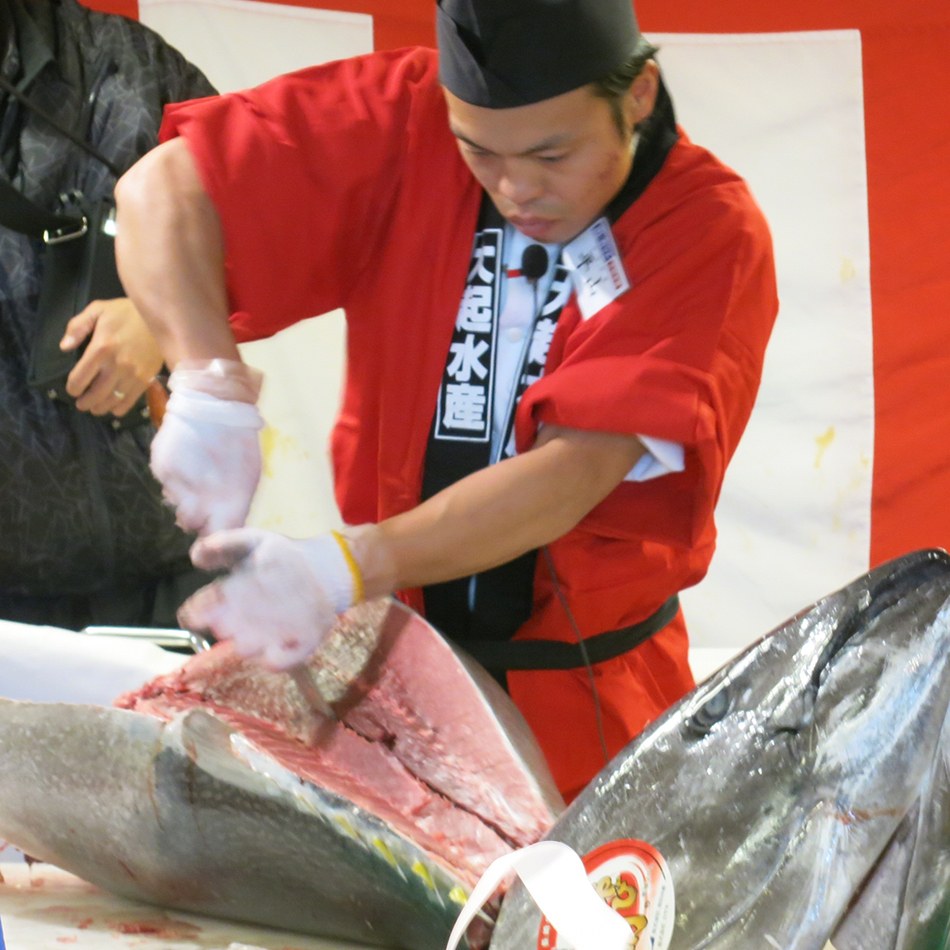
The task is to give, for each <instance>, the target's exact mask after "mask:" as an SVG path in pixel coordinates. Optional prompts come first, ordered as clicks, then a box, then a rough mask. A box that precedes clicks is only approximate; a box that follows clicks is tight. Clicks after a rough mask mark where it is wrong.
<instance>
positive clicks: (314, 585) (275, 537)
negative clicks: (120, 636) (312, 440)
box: [178, 528, 360, 670]
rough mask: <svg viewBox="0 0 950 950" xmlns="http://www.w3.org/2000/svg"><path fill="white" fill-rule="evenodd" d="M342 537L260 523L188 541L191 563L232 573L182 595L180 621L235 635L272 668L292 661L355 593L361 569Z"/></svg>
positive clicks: (238, 646)
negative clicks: (303, 535)
mask: <svg viewBox="0 0 950 950" xmlns="http://www.w3.org/2000/svg"><path fill="white" fill-rule="evenodd" d="M345 544H346V542H345V541H343V539H342V538H340V537H339V536H334V535H333V534H325V535H319V536H318V537H316V538H310V539H307V540H294V539H291V538H287V537H285V536H284V535H281V534H276V533H274V532H272V531H263V530H260V529H257V528H239V529H237V530H233V531H221V532H218V533H217V534H214V535H212V536H210V537H207V538H203V539H201V540H200V541H197V542H196V543H195V544H194V545H193V547H192V552H191V557H192V561H193V562H194V564H195V566H196V567H199V568H203V569H204V570H211V571H214V570H222V569H227V570H231V573H230V574H229V575H228V576H227V577H225V578H222V579H221V580H217V581H215V582H214V583H212V584H209V585H208V586H207V587H203V588H202V589H201V590H199V591H198V592H197V593H196V594H194V596H192V597H191V598H189V599H188V600H187V601H185V603H184V604H183V605H182V607H181V609H180V610H179V613H178V617H179V621H180V622H181V624H182V626H184V627H186V628H188V629H191V630H210V631H211V632H212V633H213V634H214V635H215V636H216V637H218V638H219V639H227V640H232V641H233V643H234V648H235V650H236V651H237V652H238V653H240V654H241V655H242V656H246V657H258V658H260V659H261V660H262V661H263V663H264V664H265V665H266V666H269V667H270V668H271V669H276V670H283V669H287V668H289V667H291V666H296V665H297V664H298V663H302V662H304V661H305V660H306V659H307V658H308V657H309V656H310V655H311V654H313V653H314V651H316V650H317V648H318V647H319V646H320V644H321V643H322V642H323V639H324V638H325V637H326V635H327V633H329V631H330V629H331V628H332V627H333V625H334V623H335V622H336V618H337V615H338V614H340V613H342V612H343V611H344V610H346V609H347V608H348V607H350V606H352V604H353V603H354V602H355V601H356V600H357V599H359V593H360V592H359V590H358V586H359V575H358V568H356V566H355V564H354V563H353V562H352V561H351V560H348V559H347V557H346V555H345V554H344V549H345ZM354 571H356V572H357V573H356V574H354Z"/></svg>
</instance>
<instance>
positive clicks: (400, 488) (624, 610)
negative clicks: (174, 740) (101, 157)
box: [119, 0, 777, 798]
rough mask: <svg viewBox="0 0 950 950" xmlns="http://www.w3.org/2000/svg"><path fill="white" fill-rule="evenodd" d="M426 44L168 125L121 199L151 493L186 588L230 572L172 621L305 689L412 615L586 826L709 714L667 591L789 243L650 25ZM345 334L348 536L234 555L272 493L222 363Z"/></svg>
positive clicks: (521, 14) (728, 437)
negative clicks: (640, 765)
mask: <svg viewBox="0 0 950 950" xmlns="http://www.w3.org/2000/svg"><path fill="white" fill-rule="evenodd" d="M437 16H438V38H439V54H438V58H436V56H435V54H434V53H432V52H431V51H427V50H410V51H400V52H396V53H382V54H375V55H370V56H367V57H362V58H358V59H355V60H348V61H343V62H339V63H333V64H329V65H327V66H324V67H319V68H316V69H314V70H310V71H305V72H303V73H300V74H296V75H295V76H291V77H284V78H279V79H277V80H275V81H273V82H272V83H269V84H266V85H265V86H263V87H261V88H259V89H257V90H251V91H248V92H246V93H242V94H239V95H237V96H233V97H226V98H224V99H222V100H218V101H214V102H204V103H196V104H192V105H190V106H188V107H185V108H175V109H172V110H170V111H169V113H168V114H167V116H166V124H165V126H164V134H165V137H166V138H167V139H168V141H167V142H166V143H165V144H163V145H161V146H160V147H159V148H158V149H157V150H156V151H155V152H154V153H152V155H151V156H149V157H148V158H147V159H146V160H145V161H143V162H142V163H140V165H139V166H137V167H136V168H135V169H133V170H132V171H131V172H130V173H129V174H128V175H127V176H126V177H125V178H124V179H123V180H122V182H120V188H119V212H120V252H119V259H120V269H121V273H122V275H123V280H124V281H125V284H126V287H127V289H128V290H129V291H130V294H131V296H132V298H133V299H134V300H136V302H137V303H138V305H139V306H140V308H141V310H142V312H143V314H144V315H145V316H146V318H147V319H148V320H149V321H150V322H151V325H152V327H153V329H154V331H155V333H156V335H157V337H158V339H159V341H160V343H161V345H162V349H163V352H164V354H165V357H166V360H167V361H169V362H170V364H171V365H173V366H174V367H175V372H174V373H173V375H172V389H173V394H172V398H171V400H170V403H169V411H168V415H167V416H166V422H165V425H164V426H163V430H162V432H161V433H160V435H159V438H158V439H157V440H156V445H155V449H154V451H153V470H154V471H155V472H156V474H157V475H158V476H159V478H160V480H161V481H162V482H163V484H164V487H165V492H166V495H167V496H168V497H169V498H170V499H171V500H172V501H173V502H174V503H175V504H176V505H177V508H178V514H179V521H180V523H181V524H183V525H184V526H185V527H187V528H190V529H194V530H198V531H200V532H201V533H202V534H205V535H206V537H204V538H203V539H202V540H201V541H199V542H198V543H197V544H196V546H195V548H194V549H193V551H192V557H193V559H194V561H195V563H196V564H199V565H200V566H203V567H205V568H222V567H223V568H233V569H234V570H233V573H232V574H231V576H230V577H229V578H228V579H227V580H225V581H223V582H222V583H219V584H216V585H215V586H212V587H210V588H207V589H205V590H204V591H202V592H199V594H198V595H196V596H195V598H193V599H192V600H191V601H190V602H189V603H188V604H186V606H185V608H184V609H183V612H182V618H183V620H184V622H186V623H188V624H191V625H195V626H206V627H209V628H211V629H212V630H213V631H214V632H215V633H216V634H217V635H218V636H222V637H230V638H233V639H234V642H235V646H236V647H237V649H238V650H240V651H241V652H243V653H245V654H247V655H259V656H261V657H262V659H263V660H264V661H265V662H267V663H269V664H270V665H271V666H274V667H278V668H279V667H286V666H290V665H293V664H294V663H297V662H300V661H301V660H303V659H305V658H306V657H307V656H308V655H309V654H310V653H311V652H312V651H313V650H314V649H316V648H317V647H318V646H319V643H320V641H321V639H322V637H323V636H324V634H325V632H326V630H327V628H328V627H329V625H330V624H331V623H332V622H333V619H334V617H335V615H336V613H337V612H338V611H341V610H343V609H345V608H346V607H348V606H349V605H350V604H352V603H353V602H354V601H355V600H358V599H360V598H362V597H377V596H381V595H384V594H388V593H390V592H392V591H398V592H400V593H401V596H403V597H404V598H405V599H406V600H407V601H408V602H409V603H410V604H412V605H413V606H415V607H416V608H418V609H420V610H422V609H424V610H425V613H426V615H427V616H428V617H429V619H430V620H432V622H433V623H435V625H436V626H437V627H439V628H440V629H442V630H443V631H444V632H446V633H447V634H448V635H449V636H450V637H452V638H453V639H455V640H457V641H458V642H459V643H460V644H461V645H462V646H463V647H465V648H466V649H468V650H469V651H470V652H472V653H473V654H474V655H475V656H476V657H477V658H478V659H480V660H481V661H482V662H483V663H485V665H486V666H488V667H489V668H490V669H491V670H492V671H493V672H494V673H495V675H496V676H497V677H498V678H499V679H500V680H501V681H502V682H503V683H504V684H505V685H506V686H507V688H508V689H509V691H510V693H511V695H512V696H513V697H514V699H515V701H516V702H517V703H518V705H519V706H520V708H521V709H522V711H523V712H524V713H525V715H526V717H527V718H528V721H529V723H530V724H531V726H532V728H533V729H534V731H535V733H536V735H537V736H538V738H539V740H540V742H541V744H542V747H543V748H544V750H545V752H546V754H547V756H548V760H549V763H550V765H551V767H552V770H553V772H554V775H555V778H556V780H557V781H558V784H559V786H560V788H561V790H562V792H563V793H564V794H565V796H566V797H567V798H571V797H573V795H574V794H576V793H577V791H579V790H580V789H581V788H582V787H583V786H584V785H585V784H586V783H587V782H588V781H589V780H590V778H591V776H592V775H593V774H594V773H595V772H596V771H597V769H598V768H599V767H600V766H602V765H603V764H604V760H605V758H606V757H608V756H610V755H613V754H614V753H615V752H616V751H617V750H618V749H619V748H621V747H622V746H623V745H624V744H625V743H626V742H627V741H628V739H629V738H630V737H631V736H632V735H634V734H636V732H638V731H639V730H640V729H642V727H643V726H644V725H645V724H646V723H647V722H648V721H649V720H650V719H652V718H654V717H655V716H656V715H658V714H659V713H660V712H661V711H662V710H663V709H664V708H666V707H667V706H668V705H669V704H670V703H672V702H673V701H675V700H676V699H677V698H678V697H679V696H681V695H682V694H683V693H684V692H686V691H687V690H688V689H689V688H690V687H691V686H692V685H693V681H692V677H691V674H690V672H689V666H688V662H687V638H686V632H685V626H684V623H683V620H682V616H681V614H680V613H679V611H678V603H677V600H676V594H677V592H678V591H679V590H681V589H682V588H683V587H686V586H688V585H690V584H694V583H696V582H697V581H698V580H699V579H700V578H701V577H702V576H703V574H704V573H705V571H706V569H707V566H708V563H709V559H710V557H711V555H712V551H713V547H714V538H715V528H714V523H713V508H714V505H715V502H716V499H717V497H718V493H719V490H720V487H721V484H722V477H723V472H724V469H725V465H726V463H727V462H728V460H729V458H730V457H731V455H732V453H733V451H734V449H735V446H736V443H737V441H738V438H739V436H740V434H741V432H742V429H743V428H744V426H745V423H746V421H747V419H748V416H749V413H750V411H751V408H752V404H753V401H754V397H755V392H756V389H757V386H758V382H759V377H760V372H761V365H762V359H763V353H764V349H765V345H766V342H767V339H768V336H769V333H770V331H771V326H772V323H773V320H774V316H775V312H776V307H777V304H776V297H775V283H774V266H773V260H772V251H771V244H770V239H769V236H768V231H767V228H766V226H765V224H764V222H763V220H762V217H761V214H760V212H759V211H758V209H757V207H756V206H755V204H754V202H753V200H752V199H751V197H750V196H749V194H748V191H747V189H746V187H745V185H744V184H743V182H742V181H741V180H740V179H739V178H738V177H737V176H736V175H735V173H733V172H731V171H730V170H729V169H726V168H724V167H723V166H722V165H721V164H719V163H718V162H717V161H716V160H715V159H714V158H713V157H712V156H711V155H709V154H708V153H707V152H705V151H704V150H702V149H700V148H698V147H697V146H695V145H693V144H692V143H691V142H689V140H688V139H687V137H686V135H685V134H684V133H683V132H681V131H680V130H678V129H677V127H676V125H675V122H674V118H673V109H672V104H671V102H670V99H669V96H668V94H667V92H666V89H665V87H664V85H663V83H662V80H661V78H660V74H659V71H658V68H657V66H656V63H655V61H654V59H653V54H654V53H655V50H654V49H653V47H651V46H650V45H649V44H647V43H646V42H645V41H644V40H643V39H642V37H641V36H640V34H639V32H638V29H637V25H636V21H635V19H634V17H633V12H632V9H631V7H630V5H629V0H557V2H550V0H547V2H542V0H518V2H513V0H440V2H439V3H438V5H437ZM473 236H474V237H473ZM337 306H342V307H344V308H345V310H346V313H347V327H348V342H347V360H348V366H347V384H346V391H345V394H344V400H343V407H342V411H341V414H340V417H339V420H338V424H337V427H336V429H335V432H334V436H333V460H334V474H335V480H336V491H337V500H338V502H339V505H340V509H341V512H342V515H343V518H344V520H345V522H346V523H347V524H348V525H351V526H354V527H348V528H347V529H346V530H345V531H343V532H342V533H340V534H332V533H331V534H328V535H325V536H321V537H319V538H315V539H310V540H304V541H299V540H297V541H294V540H290V539H287V538H284V537H282V536H279V535H274V534H270V533H266V532H258V531H252V530H249V529H239V530H236V531H229V530H221V529H227V528H231V527H233V526H235V525H239V524H241V523H242V521H243V519H244V517H245V515H246V512H247V506H248V505H249V503H250V498H251V495H252V493H253V491H254V488H255V486H256V481H257V473H258V471H259V468H258V464H259V463H258V462H257V461H255V459H256V452H257V448H256V432H257V428H258V427H259V425H260V424H261V423H260V419H259V418H258V417H257V414H256V410H255V408H254V401H255V399H256V391H257V385H258V381H257V380H256V379H254V378H253V373H252V371H250V370H249V369H248V368H247V367H245V366H244V365H243V364H242V363H241V362H240V360H239V356H238V352H237V348H236V344H235V336H236V337H237V338H238V339H249V338H253V337H256V336H263V335H267V334H270V333H274V332H277V331H278V330H279V329H280V328H281V327H283V326H286V325H288V324H290V323H293V322H294V321H296V320H299V319H302V318H304V317H306V316H308V315H309V314H311V313H320V312H324V311H327V310H330V309H332V308H335V307H337ZM539 552H540V553H539Z"/></svg>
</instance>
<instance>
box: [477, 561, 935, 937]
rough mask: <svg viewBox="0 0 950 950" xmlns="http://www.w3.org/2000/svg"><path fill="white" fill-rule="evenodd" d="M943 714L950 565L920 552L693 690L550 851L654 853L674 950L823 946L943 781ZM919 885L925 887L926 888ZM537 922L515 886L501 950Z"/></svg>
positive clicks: (617, 763) (606, 780)
mask: <svg viewBox="0 0 950 950" xmlns="http://www.w3.org/2000/svg"><path fill="white" fill-rule="evenodd" d="M948 706H950V558H948V556H947V555H946V554H945V553H944V552H938V551H928V552H919V553H916V554H913V555H908V556H907V557H904V558H900V559H897V560H895V561H893V562H890V563H888V564H886V565H884V566H882V567H880V568H878V569H876V570H874V571H871V572H870V573H868V574H867V575H865V576H863V577H861V578H859V579H858V580H856V581H855V582H853V583H852V584H850V585H849V586H847V587H845V588H844V589H842V590H840V591H838V592H836V593H834V594H832V595H830V596H828V597H826V598H824V599H822V600H821V601H819V602H818V603H816V604H815V605H814V606H812V607H811V608H809V609H807V610H804V611H803V612H801V613H800V614H798V615H797V616H795V617H793V618H792V619H791V620H789V621H788V622H787V623H786V624H784V625H783V626H781V627H779V628H778V629H776V630H774V631H773V632H772V633H770V634H769V635H767V636H766V637H764V638H763V639H762V640H760V641H759V642H758V643H757V644H755V645H753V646H752V647H750V648H749V649H748V650H747V651H746V652H745V653H743V654H742V655H741V656H739V657H738V658H737V659H735V660H734V661H733V662H732V663H731V664H729V665H727V666H726V667H724V668H723V669H721V670H720V671H719V672H718V673H717V674H716V675H714V676H713V677H711V678H710V679H709V680H707V681H706V682H705V683H704V684H702V685H700V686H699V687H697V688H696V689H695V690H694V691H693V692H692V693H690V694H689V695H688V696H686V697H685V698H684V699H683V700H681V701H680V702H679V703H678V704H677V705H676V706H674V707H673V708H671V709H670V710H669V711H668V712H667V713H666V714H665V715H664V716H663V717H662V718H661V719H660V720H658V721H657V722H655V723H654V724H653V725H652V726H651V727H650V728H648V730H647V731H645V732H644V733H643V734H641V736H639V737H638V738H637V739H635V740H634V741H633V742H632V743H631V744H630V745H629V746H628V747H627V748H626V749H625V750H624V751H623V752H621V753H620V754H619V755H618V756H617V757H615V759H614V760H613V761H612V762H611V763H610V764H609V765H608V766H606V767H605V768H604V770H603V771H602V772H601V773H600V775H598V776H597V778H596V779H595V780H594V781H593V782H592V783H591V785H590V786H588V788H587V789H585V790H584V792H583V793H582V794H581V795H580V796H579V797H578V798H577V799H576V800H575V802H574V803H573V804H572V805H571V806H570V808H569V809H568V810H567V811H566V812H565V813H564V814H563V815H562V817H561V818H560V819H559V820H558V822H557V823H556V824H555V825H554V827H553V828H552V829H551V831H550V833H549V835H548V837H550V838H554V839H557V840H561V841H564V842H566V843H568V844H570V845H571V846H572V847H574V849H575V850H577V851H578V852H579V853H581V854H585V853H587V852H590V851H592V850H593V849H594V848H596V847H598V846H600V845H603V844H605V843H606V842H609V841H611V840H615V839H619V838H635V839H640V840H643V841H646V842H648V843H649V844H651V845H653V846H654V847H655V848H656V849H657V850H658V851H659V852H660V853H661V854H662V855H663V857H664V858H665V860H666V862H667V864H668V867H669V871H670V875H671V877H672V881H673V885H674V889H675V901H676V917H675V927H674V930H673V939H672V944H671V946H672V947H674V948H698V947H703V948H707V947H708V948H722V950H725V948H735V947H783V948H784V947H803V948H804V947H815V948H820V947H822V946H823V945H824V943H825V941H826V940H827V939H828V938H829V937H831V935H832V933H833V931H834V927H835V924H836V923H837V922H838V921H839V920H841V919H842V918H843V917H844V915H845V912H846V910H847V908H848V905H849V902H850V901H851V898H852V896H853V895H854V894H855V893H856V892H857V891H859V890H860V888H861V886H862V883H863V882H864V881H865V880H866V879H867V878H868V876H869V874H870V873H871V872H872V869H874V868H875V864H876V862H877V861H878V858H879V857H880V856H881V855H882V854H883V853H884V852H885V850H886V849H887V848H888V846H889V843H890V842H891V841H892V839H894V837H895V834H896V832H897V831H898V828H899V827H900V826H901V823H902V821H904V819H905V817H906V816H908V814H909V813H911V812H913V810H914V809H915V808H916V807H918V805H919V804H920V803H921V802H922V801H923V800H924V799H927V798H928V796H930V794H931V792H932V791H933V787H934V783H935V779H934V772H935V762H937V765H938V767H937V768H936V771H937V772H939V773H940V775H941V776H942V779H937V780H936V781H937V783H938V784H939V782H940V781H942V782H943V783H944V785H945V784H946V782H947V775H946V762H945V761H943V768H942V770H941V769H940V768H939V762H940V761H941V760H940V756H941V755H945V754H946V749H944V750H943V752H942V753H941V751H940V745H941V738H940V737H941V730H942V729H943V726H944V722H945V718H946V716H947V710H948ZM945 798H946V796H945V795H944V799H945ZM931 817H932V809H931ZM938 847H940V846H939V845H938ZM945 847H946V845H945V843H944V845H943V848H944V849H945ZM919 865H920V862H919V861H918V862H917V863H916V865H915V867H917V868H918V871H921V869H920V867H919ZM921 873H924V872H922V871H921ZM935 873H936V874H937V876H938V878H939V879H938V880H936V881H935V882H934V884H933V886H935V887H937V888H944V889H945V888H947V887H950V879H948V877H947V860H946V857H944V859H943V860H942V862H938V863H937V866H936V870H935ZM915 887H918V888H922V889H923V890H926V889H927V885H926V883H922V882H921V879H920V875H919V874H918V877H917V879H916V883H915ZM939 904H940V901H937V902H936V905H937V906H939ZM943 907H944V908H945V907H946V903H945V902H944V903H943ZM539 922H540V915H539V913H538V912H537V911H536V910H535V909H534V908H533V907H532V905H531V903H530V901H529V899H528V898H527V897H526V895H525V893H524V891H523V890H522V889H521V888H520V887H517V888H515V889H514V890H513V891H512V892H510V893H509V895H508V897H506V899H505V902H504V904H503V906H502V912H501V915H500V917H499V921H498V925H497V927H496V929H495V932H494V936H493V938H492V943H491V947H492V950H516V948H518V950H520V948H523V947H526V946H534V945H536V941H537V933H538V926H539ZM895 929H896V928H895ZM532 940H533V941H534V942H532ZM910 945H911V944H906V946H910ZM887 946H895V944H894V942H893V941H892V942H890V943H888V944H887ZM901 946H905V944H901Z"/></svg>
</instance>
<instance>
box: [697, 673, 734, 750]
mask: <svg viewBox="0 0 950 950" xmlns="http://www.w3.org/2000/svg"><path fill="white" fill-rule="evenodd" d="M730 705H731V697H730V695H729V688H728V687H727V686H723V687H722V689H720V690H719V692H718V693H716V694H715V695H714V696H710V698H709V699H707V700H706V702H705V703H703V705H702V706H700V707H699V709H698V710H697V711H696V712H695V713H694V715H693V716H691V717H690V718H689V719H688V720H687V722H686V728H687V729H688V730H689V731H690V732H691V733H693V735H695V736H699V737H700V738H702V737H703V736H706V735H708V734H709V731H710V729H712V727H713V726H714V725H716V723H717V722H720V721H721V720H722V719H723V718H724V717H725V715H726V713H727V712H729V707H730Z"/></svg>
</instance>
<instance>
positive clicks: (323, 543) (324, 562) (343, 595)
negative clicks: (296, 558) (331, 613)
mask: <svg viewBox="0 0 950 950" xmlns="http://www.w3.org/2000/svg"><path fill="white" fill-rule="evenodd" d="M301 543H302V545H303V550H304V554H305V555H306V557H307V560H308V561H309V562H310V564H311V566H312V569H313V571H314V573H315V574H316V575H317V577H319V578H320V579H321V580H322V581H323V584H324V588H325V590H326V592H327V596H328V597H329V599H330V603H331V604H332V605H333V609H334V610H335V611H336V612H337V613H338V614H341V613H343V611H344V610H347V609H349V608H350V607H352V606H353V573H352V571H351V570H350V566H349V564H347V562H346V558H345V557H344V556H343V551H342V550H341V549H340V545H339V544H338V543H337V540H336V538H334V537H333V535H332V534H321V535H318V536H317V537H315V538H308V539H307V540H306V541H303V542H301Z"/></svg>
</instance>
